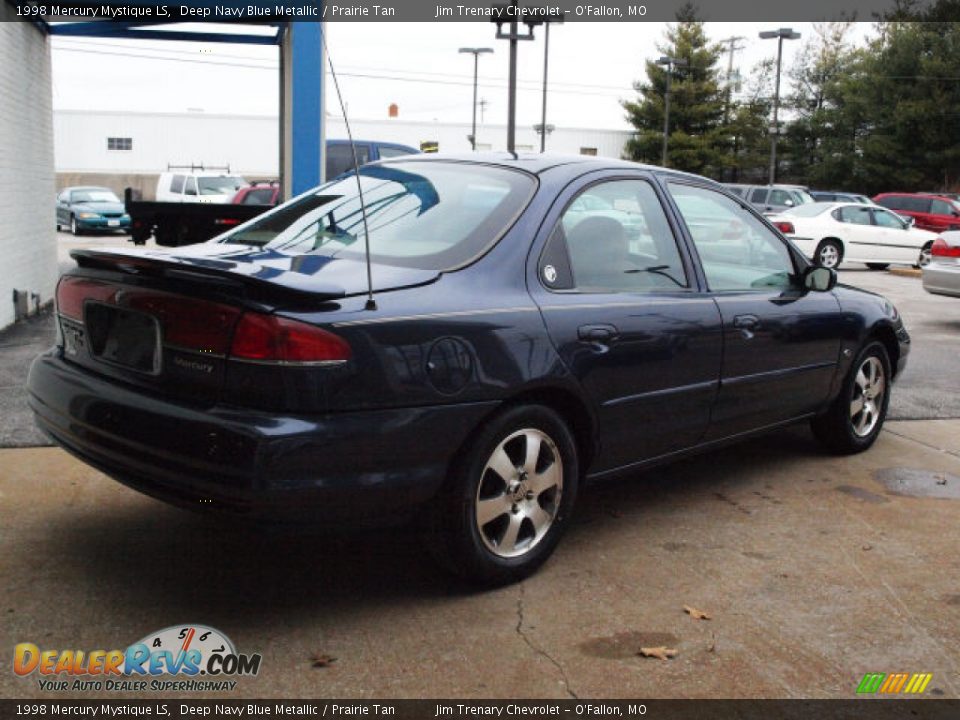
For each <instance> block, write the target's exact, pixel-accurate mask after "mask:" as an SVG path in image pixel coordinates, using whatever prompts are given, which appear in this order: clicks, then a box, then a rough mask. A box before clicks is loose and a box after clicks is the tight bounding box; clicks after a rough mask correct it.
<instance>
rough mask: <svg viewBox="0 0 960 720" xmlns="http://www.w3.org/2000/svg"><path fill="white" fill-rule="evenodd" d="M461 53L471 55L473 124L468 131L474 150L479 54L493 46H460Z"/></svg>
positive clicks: (491, 49)
mask: <svg viewBox="0 0 960 720" xmlns="http://www.w3.org/2000/svg"><path fill="white" fill-rule="evenodd" d="M460 52H461V53H470V54H471V55H473V126H472V130H471V132H470V147H471V148H472V149H473V151H474V152H476V151H477V67H478V64H479V60H480V56H481V55H483V54H484V53H492V52H493V48H467V47H462V48H460Z"/></svg>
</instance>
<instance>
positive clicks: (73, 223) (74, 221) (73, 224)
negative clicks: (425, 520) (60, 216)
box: [70, 215, 80, 237]
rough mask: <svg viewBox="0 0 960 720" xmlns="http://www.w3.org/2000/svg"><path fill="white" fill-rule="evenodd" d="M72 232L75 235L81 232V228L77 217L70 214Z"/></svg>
mask: <svg viewBox="0 0 960 720" xmlns="http://www.w3.org/2000/svg"><path fill="white" fill-rule="evenodd" d="M70 234H71V235H73V236H74V237H76V236H78V235H79V234H80V228H79V227H78V226H77V218H76V217H75V216H73V215H71V216H70Z"/></svg>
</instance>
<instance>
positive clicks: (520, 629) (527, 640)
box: [516, 583, 580, 700]
mask: <svg viewBox="0 0 960 720" xmlns="http://www.w3.org/2000/svg"><path fill="white" fill-rule="evenodd" d="M523 593H524V587H523V583H521V584H520V597H518V598H517V627H516V631H517V635H519V636H520V637H521V638H522V639H523V641H524V642H525V643H526V644H527V647H529V648H530V649H531V650H533V651H534V652H535V653H537V654H538V655H542V656H543V657H545V658H546V659H547V660H548V661H549V662H550V663H551V664H552V665H553V666H554V667H555V668H556V669H557V670H558V671H559V672H560V678H561V679H562V680H563V686H564V687H565V688H566V690H567V694H568V695H569V696H570V697H571V698H573V699H574V700H579V699H580V696H579V695H577V694H576V693H575V692H574V691H573V688H571V687H570V678H568V677H567V671H566V670H564V669H563V665H561V664H560V663H559V662H557V661H556V660H555V659H554V658H553V656H552V655H550V653H548V652H547V651H546V650H544V649H543V648H540V647H537V646H536V645H534V644H533V641H531V640H530V638H529V637H527V634H526V633H525V632H524V631H523Z"/></svg>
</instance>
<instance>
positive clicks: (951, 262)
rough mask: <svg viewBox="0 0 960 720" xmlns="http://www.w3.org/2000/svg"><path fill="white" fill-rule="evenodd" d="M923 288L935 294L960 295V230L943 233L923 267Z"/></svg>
mask: <svg viewBox="0 0 960 720" xmlns="http://www.w3.org/2000/svg"><path fill="white" fill-rule="evenodd" d="M923 289H924V290H926V291H927V292H928V293H933V294H934V295H952V296H953V297H960V232H956V231H952V232H945V233H943V234H941V236H940V237H939V238H937V240H936V241H935V242H934V243H933V248H932V249H931V251H930V263H929V264H928V265H926V266H924V268H923Z"/></svg>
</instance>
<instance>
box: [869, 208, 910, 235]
mask: <svg viewBox="0 0 960 720" xmlns="http://www.w3.org/2000/svg"><path fill="white" fill-rule="evenodd" d="M873 217H874V218H875V219H876V221H877V225H879V226H880V227H887V228H895V229H897V230H903V229H904V228H905V227H906V224H905V223H904V222H903V220H901V219H900V218H898V217H897V216H896V215H894V214H893V213H891V212H887V211H886V210H877V209H874V211H873Z"/></svg>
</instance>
